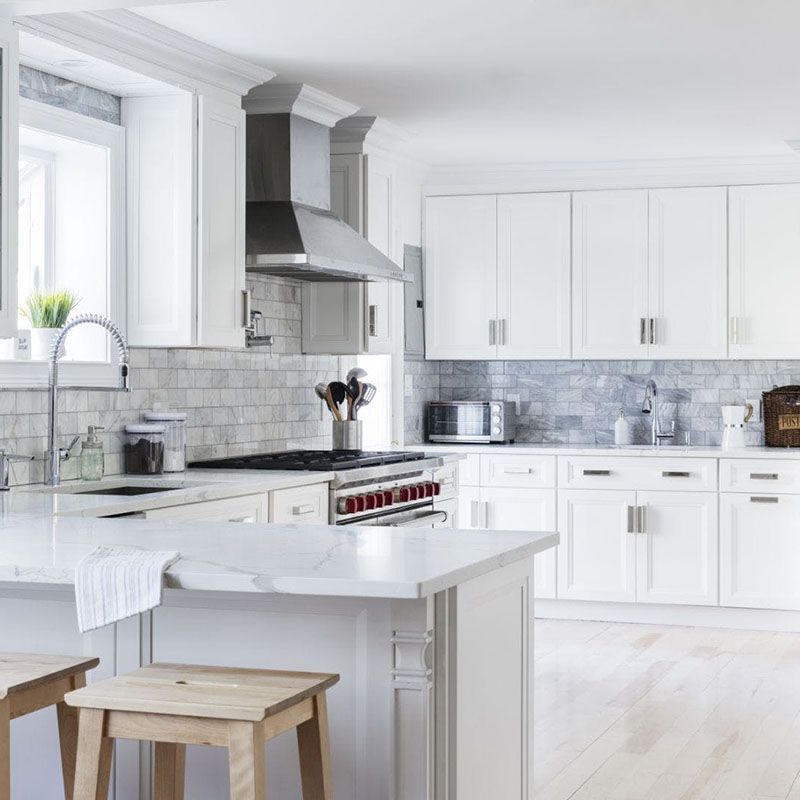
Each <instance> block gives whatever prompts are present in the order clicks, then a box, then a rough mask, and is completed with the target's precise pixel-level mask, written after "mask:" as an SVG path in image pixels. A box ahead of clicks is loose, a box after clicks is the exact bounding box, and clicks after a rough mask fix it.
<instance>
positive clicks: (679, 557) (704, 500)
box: [634, 492, 719, 606]
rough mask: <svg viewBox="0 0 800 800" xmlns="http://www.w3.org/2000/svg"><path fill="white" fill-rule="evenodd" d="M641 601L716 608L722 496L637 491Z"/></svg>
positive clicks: (637, 575) (637, 569)
mask: <svg viewBox="0 0 800 800" xmlns="http://www.w3.org/2000/svg"><path fill="white" fill-rule="evenodd" d="M636 503H637V505H638V506H639V508H641V509H643V511H642V512H641V513H640V521H641V525H640V528H639V531H638V533H637V534H636V536H635V537H634V538H635V539H636V600H637V601H638V602H640V603H642V602H644V603H681V604H691V605H709V606H713V605H717V602H718V568H717V564H718V557H719V555H718V533H717V531H718V519H717V495H716V493H712V492H638V493H637V496H636Z"/></svg>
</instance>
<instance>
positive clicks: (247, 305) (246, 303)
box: [242, 289, 253, 328]
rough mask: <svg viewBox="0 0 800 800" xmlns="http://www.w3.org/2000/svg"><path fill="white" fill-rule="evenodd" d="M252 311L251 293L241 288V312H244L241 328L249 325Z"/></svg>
mask: <svg viewBox="0 0 800 800" xmlns="http://www.w3.org/2000/svg"><path fill="white" fill-rule="evenodd" d="M252 311H253V293H252V292H251V291H250V290H249V289H242V313H243V314H244V322H243V323H242V327H243V328H249V327H250V324H251V323H250V317H251V315H252Z"/></svg>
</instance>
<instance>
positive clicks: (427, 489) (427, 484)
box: [425, 483, 433, 497]
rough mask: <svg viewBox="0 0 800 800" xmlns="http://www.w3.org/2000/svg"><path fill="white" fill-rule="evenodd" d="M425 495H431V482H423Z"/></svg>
mask: <svg viewBox="0 0 800 800" xmlns="http://www.w3.org/2000/svg"><path fill="white" fill-rule="evenodd" d="M425 497H433V484H432V483H426V484H425Z"/></svg>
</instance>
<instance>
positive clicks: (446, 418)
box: [428, 403, 492, 442]
mask: <svg viewBox="0 0 800 800" xmlns="http://www.w3.org/2000/svg"><path fill="white" fill-rule="evenodd" d="M490 420H491V412H490V410H489V404H488V403H431V404H430V405H429V406H428V439H429V440H430V441H432V442H489V441H491V436H490V434H489V432H490V430H491V427H492V426H491V421H490Z"/></svg>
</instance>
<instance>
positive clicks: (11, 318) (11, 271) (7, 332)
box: [0, 19, 19, 338]
mask: <svg viewBox="0 0 800 800" xmlns="http://www.w3.org/2000/svg"><path fill="white" fill-rule="evenodd" d="M17 41H18V39H17V30H16V28H15V27H14V26H13V25H12V23H11V22H10V21H9V20H2V19H0V126H1V127H2V131H0V185H1V188H0V338H8V337H10V336H16V335H17V314H18V302H17V202H18V200H17V183H18V181H17V175H18V173H19V164H18V159H19V147H18V141H19V50H18V46H17Z"/></svg>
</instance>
